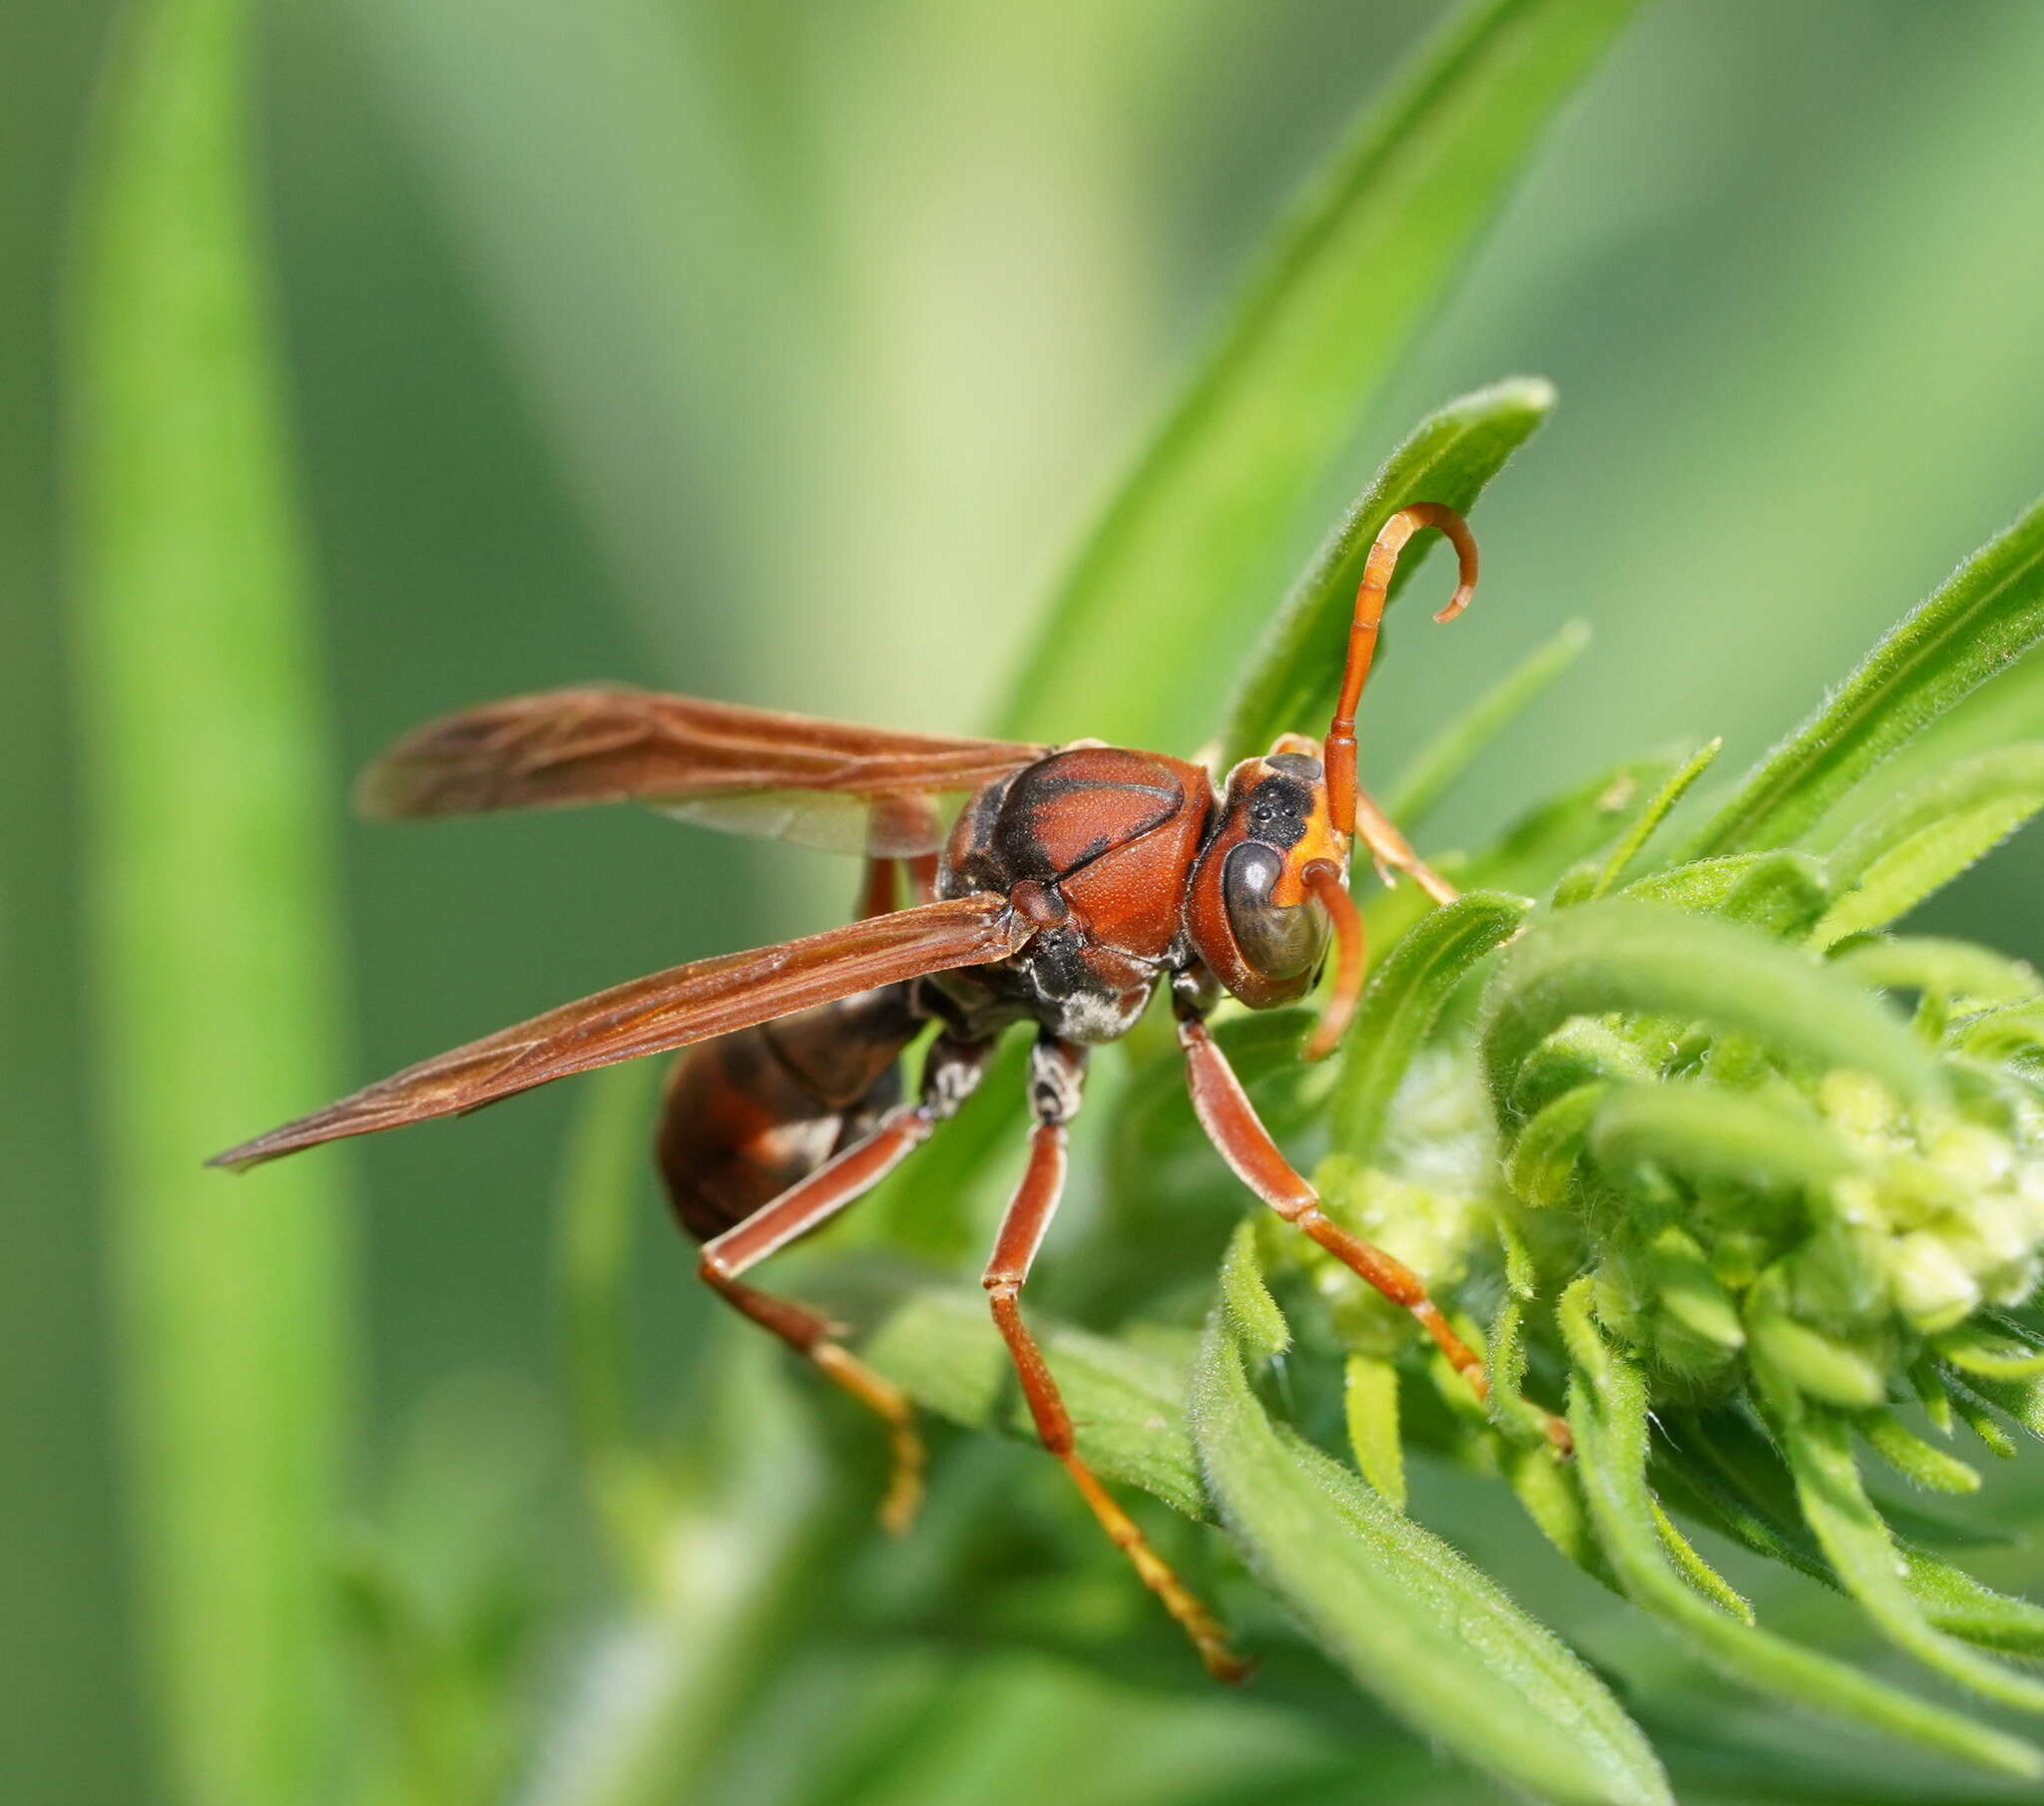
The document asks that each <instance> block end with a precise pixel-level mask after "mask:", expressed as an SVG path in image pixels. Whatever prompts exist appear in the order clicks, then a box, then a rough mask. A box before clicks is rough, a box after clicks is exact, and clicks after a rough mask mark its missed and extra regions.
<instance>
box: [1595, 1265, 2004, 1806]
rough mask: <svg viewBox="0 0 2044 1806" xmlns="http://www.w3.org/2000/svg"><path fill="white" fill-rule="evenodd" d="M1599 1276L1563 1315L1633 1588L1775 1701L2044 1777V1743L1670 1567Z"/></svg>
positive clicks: (1722, 1665)
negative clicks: (1722, 1599)
mask: <svg viewBox="0 0 2044 1806" xmlns="http://www.w3.org/2000/svg"><path fill="white" fill-rule="evenodd" d="M1590 1287H1591V1281H1590V1280H1589V1279H1587V1278H1584V1279H1579V1280H1577V1281H1576V1282H1575V1283H1574V1284H1573V1285H1571V1286H1570V1287H1569V1289H1568V1291H1567V1292H1566V1293H1564V1294H1563V1297H1562V1302H1561V1307H1560V1310H1559V1313H1558V1315H1559V1319H1560V1322H1561V1327H1562V1336H1563V1340H1564V1341H1565V1343H1566V1344H1567V1347H1568V1351H1569V1355H1570V1358H1571V1360H1572V1362H1573V1363H1574V1380H1573V1384H1572V1387H1571V1391H1570V1401H1569V1427H1570V1428H1571V1429H1572V1430H1573V1431H1574V1432H1575V1438H1576V1462H1577V1469H1578V1471H1579V1473H1580V1474H1581V1477H1582V1482H1583V1490H1584V1494H1585V1496H1586V1497H1587V1499H1588V1501H1589V1505H1590V1516H1591V1519H1592V1522H1593V1523H1594V1524H1595V1526H1596V1529H1597V1535H1598V1539H1599V1541H1600V1542H1601V1543H1602V1544H1603V1547H1604V1551H1605V1554H1606V1555H1607V1556H1608V1557H1609V1558H1610V1561H1611V1565H1612V1567H1613V1569H1614V1570H1615V1571H1616V1572H1617V1575H1618V1578H1619V1580H1620V1582H1621V1584H1622V1585H1623V1586H1624V1588H1625V1590H1626V1592H1627V1593H1629V1594H1630V1595H1631V1596H1632V1598H1633V1599H1635V1600H1636V1601H1637V1602H1638V1603H1639V1604H1640V1605H1642V1606H1644V1607H1645V1608H1646V1609H1647V1610H1649V1611H1652V1612H1653V1613H1654V1614H1655V1615H1656V1616H1658V1617H1661V1618H1665V1619H1666V1620H1667V1621H1668V1622H1670V1623H1671V1624H1673V1625H1675V1626H1676V1627H1677V1628H1678V1629H1680V1630H1681V1631H1682V1632H1683V1633H1684V1635H1685V1636H1687V1637H1688V1639H1689V1640H1690V1642H1691V1643H1692V1644H1693V1645H1694V1646H1695V1647H1696V1649H1697V1651H1698V1653H1699V1654H1701V1655H1702V1656H1704V1658H1705V1659H1706V1660H1708V1661H1709V1662H1710V1663H1711V1664H1712V1666H1714V1667H1715V1668H1717V1669H1719V1671H1720V1672H1722V1673H1724V1674H1725V1675H1727V1676H1728V1677H1730V1678H1731V1679H1733V1680H1736V1681H1738V1682H1740V1683H1741V1684H1742V1685H1745V1686H1749V1687H1752V1688H1754V1689H1755V1690H1756V1691H1757V1692H1759V1693H1761V1694H1763V1695H1764V1696H1766V1697H1768V1698H1771V1699H1781V1700H1784V1701H1793V1702H1795V1703H1798V1704H1801V1705H1805V1706H1809V1707H1812V1708H1814V1709H1816V1710H1818V1711H1824V1712H1829V1713H1832V1714H1833V1715H1835V1716H1837V1717H1840V1718H1846V1719H1850V1720H1852V1721H1854V1722H1856V1723H1859V1724H1863V1725H1865V1726H1867V1727H1868V1728H1869V1729H1872V1730H1877V1731H1882V1732H1885V1733H1886V1734H1888V1735H1889V1736H1893V1737H1898V1738H1901V1739H1904V1740H1906V1741H1908V1742H1912V1743H1917V1744H1920V1745H1922V1746H1923V1747H1925V1748H1927V1749H1933V1750H1939V1751H1942V1752H1943V1753H1945V1754H1947V1755H1953V1756H1959V1757H1961V1758H1963V1759H1965V1760H1967V1761H1970V1762H1977V1763H1979V1764H1981V1765H1982V1766H1983V1767H1987V1768H1994V1769H2000V1770H2002V1771H2004V1772H2006V1773H2010V1774H2017V1775H2025V1776H2034V1775H2036V1774H2039V1773H2044V1763H2040V1761H2039V1758H2038V1755H2037V1752H2036V1751H2035V1750H2034V1749H2032V1748H2031V1747H2030V1746H2029V1745H2028V1744H2027V1743H2023V1742H2021V1741H2019V1740H2018V1739H2016V1738H2013V1737H2008V1736H2004V1735H2003V1734H2002V1733H2000V1732H1999V1731H1995V1730H1991V1729H1989V1728H1988V1727H1987V1726H1986V1725H1983V1724H1977V1723H1975V1722H1974V1721H1973V1720H1972V1719H1970V1718H1965V1717H1962V1716H1961V1715H1959V1714H1958V1713H1956V1712H1949V1711H1946V1710H1944V1709H1943V1708H1942V1707H1939V1706H1934V1705H1931V1704H1928V1703H1927V1702H1925V1701H1923V1700H1921V1699H1916V1698H1913V1697H1912V1696H1910V1695H1909V1694H1907V1693H1903V1692H1900V1691H1898V1690H1897V1689H1895V1688H1893V1687H1889V1686H1887V1685H1884V1684H1883V1683H1882V1682H1880V1681H1877V1680H1874V1679H1872V1678H1871V1677H1869V1676H1867V1675H1864V1674H1861V1673H1858V1672H1856V1671H1855V1670H1853V1669H1851V1668H1848V1667H1845V1666H1844V1665H1842V1664H1841V1663H1838V1662H1834V1661H1832V1660H1830V1659H1829V1658H1828V1657H1826V1656H1822V1655H1818V1654H1816V1653H1814V1652H1813V1651H1811V1650H1808V1649H1803V1648H1800V1647H1798V1646H1797V1645H1796V1644H1794V1643H1791V1642H1788V1641H1786V1640H1785V1639H1784V1638H1782V1637H1779V1636H1776V1635H1775V1634H1774V1633H1773V1632H1771V1631H1767V1630H1763V1629H1760V1628H1758V1627H1757V1626H1753V1625H1748V1624H1743V1623H1740V1622H1739V1621H1737V1620H1736V1619H1734V1618H1731V1617H1728V1616H1727V1615H1726V1614H1725V1613H1723V1612H1721V1611H1719V1610H1718V1609H1717V1608H1716V1607H1714V1606H1712V1605H1709V1604H1707V1603H1706V1602H1705V1601H1704V1600H1703V1599H1702V1598H1700V1597H1699V1596H1698V1595H1697V1594H1696V1593H1695V1592H1694V1591H1692V1590H1691V1589H1690V1587H1689V1585H1688V1584H1687V1583H1686V1582H1685V1581H1684V1580H1680V1579H1679V1578H1678V1577H1677V1576H1676V1574H1675V1572H1674V1571H1673V1570H1672V1569H1671V1568H1670V1567H1669V1566H1668V1562H1667V1558H1666V1556H1665V1554H1664V1553H1663V1550H1662V1547H1661V1541H1660V1536H1659V1533H1658V1531H1657V1530H1656V1528H1655V1522H1654V1510H1653V1496H1652V1495H1651V1494H1650V1493H1649V1492H1648V1490H1647V1478H1646V1467H1647V1389H1646V1384H1645V1381H1644V1380H1643V1379H1642V1377H1641V1375H1640V1372H1639V1369H1638V1368H1637V1367H1635V1366H1634V1365H1633V1363H1632V1362H1630V1361H1628V1360H1626V1359H1624V1358H1623V1357H1622V1356H1620V1355H1619V1354H1618V1353H1617V1351H1616V1350H1614V1349H1613V1348H1612V1347H1611V1346H1610V1345H1609V1344H1608V1343H1607V1342H1606V1341H1605V1339H1604V1337H1603V1335H1602V1333H1601V1332H1600V1331H1599V1330H1598V1328H1597V1326H1596V1324H1595V1323H1594V1321H1593V1320H1592V1318H1591V1314H1590Z"/></svg>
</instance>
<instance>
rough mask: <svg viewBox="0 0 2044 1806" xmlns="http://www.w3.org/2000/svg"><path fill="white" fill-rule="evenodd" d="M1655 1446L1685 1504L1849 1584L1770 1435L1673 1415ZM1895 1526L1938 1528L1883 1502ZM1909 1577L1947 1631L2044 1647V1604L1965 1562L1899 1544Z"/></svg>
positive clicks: (2012, 1647) (2019, 1651)
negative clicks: (1810, 1522)
mask: <svg viewBox="0 0 2044 1806" xmlns="http://www.w3.org/2000/svg"><path fill="white" fill-rule="evenodd" d="M1668 1429H1669V1443H1668V1446H1667V1447H1666V1448H1664V1449H1663V1450H1661V1451H1659V1452H1658V1453H1657V1458H1656V1461H1655V1465H1654V1475H1655V1484H1656V1485H1657V1486H1662V1485H1665V1486H1666V1487H1667V1489H1668V1490H1669V1492H1670V1495H1671V1497H1673V1498H1675V1500H1676V1503H1677V1504H1678V1505H1680V1506H1681V1507H1682V1508H1683V1509H1684V1510H1688V1511H1692V1512H1694V1513H1696V1514H1697V1515H1700V1516H1701V1518H1702V1520H1703V1521H1704V1522H1705V1523H1707V1524H1709V1525H1711V1526H1712V1528H1714V1529H1716V1530H1718V1531H1721V1532H1722V1533H1723V1534H1724V1535H1725V1536H1727V1537H1730V1538H1732V1539H1733V1540H1734V1541H1735V1542H1738V1543H1742V1544H1744V1545H1745V1546H1746V1547H1747V1548H1749V1549H1751V1550H1753V1551H1755V1552H1756V1553H1757V1554H1759V1555H1763V1556H1766V1557H1768V1558H1769V1559H1770V1560H1771V1561H1776V1562H1781V1563H1784V1564H1786V1565H1787V1566H1789V1567H1790V1568H1793V1569H1795V1570H1796V1571H1797V1572H1798V1573H1801V1574H1806V1575H1808V1576H1809V1577H1810V1578H1811V1579H1812V1580H1821V1581H1822V1582H1823V1583H1824V1584H1825V1585H1826V1586H1831V1587H1836V1588H1837V1589H1838V1590H1839V1591H1843V1590H1844V1588H1843V1585H1842V1584H1841V1582H1840V1581H1839V1580H1838V1577H1837V1574H1836V1572H1835V1571H1834V1570H1833V1569H1832V1567H1831V1565H1830V1563H1829V1562H1827V1561H1826V1560H1825V1559H1824V1556H1823V1552H1822V1551H1821V1550H1819V1549H1818V1548H1817V1546H1816V1544H1815V1543H1814V1542H1813V1541H1812V1540H1811V1537H1810V1534H1809V1531H1808V1528H1807V1527H1806V1526H1805V1525H1804V1524H1803V1522H1802V1517H1801V1513H1800V1511H1799V1510H1798V1509H1797V1506H1796V1503H1795V1496H1794V1491H1793V1483H1792V1482H1791V1481H1790V1480H1789V1475H1788V1472H1787V1470H1786V1469H1785V1468H1784V1467H1783V1466H1782V1463H1781V1460H1780V1458H1779V1457H1778V1456H1777V1454H1776V1453H1775V1450H1774V1447H1773V1445H1772V1444H1771V1443H1769V1442H1767V1441H1765V1440H1764V1439H1763V1438H1762V1437H1761V1436H1760V1435H1759V1434H1758V1433H1757V1432H1756V1431H1754V1430H1753V1429H1752V1428H1751V1427H1750V1426H1749V1425H1747V1424H1745V1423H1744V1422H1743V1421H1741V1420H1736V1419H1734V1418H1733V1417H1732V1415H1731V1414H1730V1413H1728V1412H1725V1411H1718V1412H1713V1413H1710V1414H1709V1415H1708V1416H1703V1415H1694V1416H1689V1417H1684V1418H1679V1419H1676V1420H1673V1421H1672V1422H1671V1423H1670V1424H1669V1425H1668ZM1882 1513H1883V1516H1885V1517H1886V1518H1887V1519H1888V1520H1889V1523H1890V1525H1891V1526H1892V1527H1893V1528H1894V1529H1896V1530H1912V1531H1913V1532H1914V1534H1915V1535H1916V1536H1917V1537H1918V1539H1919V1541H1920V1540H1921V1539H1922V1537H1924V1536H1925V1535H1927V1534H1930V1533H1932V1532H1934V1531H1935V1530H1936V1529H1937V1527H1936V1526H1934V1525H1933V1524H1931V1523H1930V1522H1929V1521H1927V1520H1920V1515H1919V1516H1918V1517H1917V1518H1910V1517H1908V1516H1907V1515H1905V1514H1904V1513H1903V1512H1902V1511H1900V1510H1898V1509H1896V1508H1892V1507H1883V1508H1882ZM1901 1553H1902V1555H1903V1557H1904V1558H1905V1562H1904V1568H1903V1574H1902V1580H1903V1583H1904V1584H1905V1585H1906V1586H1907V1587H1908V1589H1909V1592H1910V1595H1911V1596H1912V1597H1913V1598H1914V1599H1915V1600H1916V1602H1917V1604H1918V1605H1919V1606H1920V1607H1921V1608H1922V1610H1923V1613H1924V1615H1925V1616H1926V1617H1927V1618H1928V1619H1929V1620H1930V1622H1931V1623H1932V1624H1934V1625H1936V1627H1937V1628H1938V1629H1940V1630H1942V1631H1944V1632H1945V1633H1946V1634H1947V1635H1951V1636H1957V1637H1963V1638H1964V1639H1965V1640H1966V1641H1967V1642H1969V1643H1977V1644H1979V1645H1980V1646H1982V1647H1983V1648H1990V1649H2003V1650H2006V1651H2008V1652H2009V1653H2010V1654H2015V1655H2044V1606H2040V1605H2035V1604H2032V1603H2031V1602H2030V1601H2029V1600H2028V1599H2018V1598H2011V1597H2010V1596H2009V1595H2008V1594H2006V1593H2002V1592H1996V1591H1995V1590H1994V1589H1993V1588H1992V1587H1989V1586H1984V1585H1982V1584H1981V1583H1980V1582H1979V1581H1978V1580H1974V1579H1973V1577H1972V1576H1971V1575H1969V1574H1966V1573H1965V1572H1964V1571H1963V1570H1961V1569H1957V1568H1954V1567H1953V1566H1952V1565H1951V1564H1950V1563H1949V1562H1946V1561H1943V1560H1941V1559H1940V1558H1939V1557H1936V1556H1933V1555H1931V1554H1929V1553H1927V1552H1926V1551H1925V1550H1923V1549H1921V1548H1918V1547H1915V1546H1913V1545H1905V1546H1904V1547H1903V1549H1902V1552H1901Z"/></svg>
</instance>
